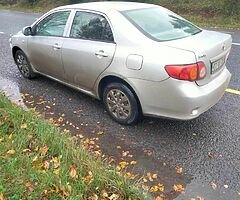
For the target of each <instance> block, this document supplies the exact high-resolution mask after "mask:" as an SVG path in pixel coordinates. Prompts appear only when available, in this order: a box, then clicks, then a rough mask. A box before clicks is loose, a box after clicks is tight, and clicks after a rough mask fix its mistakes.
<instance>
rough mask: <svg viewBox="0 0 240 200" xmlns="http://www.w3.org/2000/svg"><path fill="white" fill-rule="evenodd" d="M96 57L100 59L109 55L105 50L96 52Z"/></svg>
mask: <svg viewBox="0 0 240 200" xmlns="http://www.w3.org/2000/svg"><path fill="white" fill-rule="evenodd" d="M95 55H96V56H98V57H108V54H107V53H105V52H104V51H103V50H99V51H96V52H95Z"/></svg>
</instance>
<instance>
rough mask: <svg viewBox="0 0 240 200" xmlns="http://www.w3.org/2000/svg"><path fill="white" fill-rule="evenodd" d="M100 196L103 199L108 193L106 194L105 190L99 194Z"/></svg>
mask: <svg viewBox="0 0 240 200" xmlns="http://www.w3.org/2000/svg"><path fill="white" fill-rule="evenodd" d="M101 196H102V197H103V198H104V199H105V198H107V197H108V193H107V192H106V190H103V191H102V192H101Z"/></svg>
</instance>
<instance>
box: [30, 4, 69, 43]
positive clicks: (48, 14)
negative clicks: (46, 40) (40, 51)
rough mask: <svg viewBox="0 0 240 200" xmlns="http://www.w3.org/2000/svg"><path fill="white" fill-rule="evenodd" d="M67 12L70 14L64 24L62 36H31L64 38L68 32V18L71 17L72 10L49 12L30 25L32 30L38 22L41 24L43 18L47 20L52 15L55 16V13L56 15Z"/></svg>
mask: <svg viewBox="0 0 240 200" xmlns="http://www.w3.org/2000/svg"><path fill="white" fill-rule="evenodd" d="M67 11H70V14H69V16H68V19H67V22H66V25H65V27H64V31H63V35H62V36H51V35H50V36H44V35H33V37H57V38H64V37H65V36H66V33H67V31H68V28H69V20H70V17H71V15H72V12H73V9H70V8H69V9H59V10H53V11H51V12H48V13H46V14H44V15H43V16H42V17H40V18H39V19H38V20H37V21H35V22H34V23H33V24H32V25H31V28H32V29H34V27H35V26H37V25H38V24H39V23H40V22H42V21H43V20H44V19H45V18H47V17H48V16H50V15H52V14H55V13H58V12H67Z"/></svg>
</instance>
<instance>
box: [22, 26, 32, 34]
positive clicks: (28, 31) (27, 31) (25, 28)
mask: <svg viewBox="0 0 240 200" xmlns="http://www.w3.org/2000/svg"><path fill="white" fill-rule="evenodd" d="M22 33H23V35H26V36H28V35H32V28H31V26H26V27H24V28H23V30H22Z"/></svg>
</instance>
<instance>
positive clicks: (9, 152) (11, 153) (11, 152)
mask: <svg viewBox="0 0 240 200" xmlns="http://www.w3.org/2000/svg"><path fill="white" fill-rule="evenodd" d="M7 154H9V155H13V154H15V150H13V149H11V150H8V151H7Z"/></svg>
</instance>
